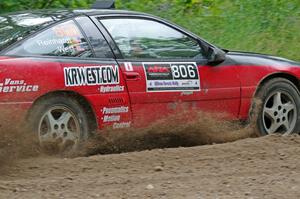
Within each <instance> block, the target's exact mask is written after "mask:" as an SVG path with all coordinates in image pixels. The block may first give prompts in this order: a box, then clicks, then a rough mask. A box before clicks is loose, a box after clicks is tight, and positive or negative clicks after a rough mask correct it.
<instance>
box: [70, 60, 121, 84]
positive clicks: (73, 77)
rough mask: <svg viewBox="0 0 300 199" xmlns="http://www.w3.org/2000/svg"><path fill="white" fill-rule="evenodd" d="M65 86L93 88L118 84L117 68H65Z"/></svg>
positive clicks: (109, 66)
mask: <svg viewBox="0 0 300 199" xmlns="http://www.w3.org/2000/svg"><path fill="white" fill-rule="evenodd" d="M64 76H65V85H66V86H95V85H113V84H119V82H120V75H119V68H118V66H111V65H108V66H86V67H65V68H64Z"/></svg>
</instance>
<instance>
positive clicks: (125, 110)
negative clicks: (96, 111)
mask: <svg viewBox="0 0 300 199" xmlns="http://www.w3.org/2000/svg"><path fill="white" fill-rule="evenodd" d="M128 111H129V107H128V106H120V107H113V108H107V107H104V108H103V109H102V113H103V114H116V113H128Z"/></svg>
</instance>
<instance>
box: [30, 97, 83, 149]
mask: <svg viewBox="0 0 300 199" xmlns="http://www.w3.org/2000/svg"><path fill="white" fill-rule="evenodd" d="M30 120H31V126H32V129H33V131H34V132H35V134H36V135H37V138H38V141H39V143H40V146H41V147H42V148H43V149H46V150H49V149H51V150H52V151H53V150H55V151H57V152H59V153H62V152H67V151H68V152H69V151H72V152H74V151H76V150H77V149H78V147H79V146H80V144H81V143H82V142H83V141H84V140H86V139H87V137H88V132H89V126H88V120H87V116H86V113H85V112H84V110H83V108H82V107H81V105H80V104H79V103H78V102H77V101H76V100H74V99H72V98H68V97H62V96H55V97H51V98H48V99H45V100H43V101H42V102H40V103H39V104H37V105H36V106H35V107H34V109H33V111H32V114H31V118H30Z"/></svg>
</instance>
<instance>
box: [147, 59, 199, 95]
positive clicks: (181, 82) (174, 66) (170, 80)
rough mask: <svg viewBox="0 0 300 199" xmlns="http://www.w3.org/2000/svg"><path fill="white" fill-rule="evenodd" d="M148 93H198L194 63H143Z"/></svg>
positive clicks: (197, 75) (197, 76) (196, 71)
mask: <svg viewBox="0 0 300 199" xmlns="http://www.w3.org/2000/svg"><path fill="white" fill-rule="evenodd" d="M143 66H144V69H145V73H146V81H147V82H146V85H147V91H148V92H159V91H200V78H199V74H198V68H197V65H196V63H143Z"/></svg>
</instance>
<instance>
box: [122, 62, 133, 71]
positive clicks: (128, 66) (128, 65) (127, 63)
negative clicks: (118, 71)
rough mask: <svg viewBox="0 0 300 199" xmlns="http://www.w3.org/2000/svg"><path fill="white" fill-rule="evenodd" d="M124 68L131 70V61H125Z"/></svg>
mask: <svg viewBox="0 0 300 199" xmlns="http://www.w3.org/2000/svg"><path fill="white" fill-rule="evenodd" d="M124 65H125V70H126V71H133V67H132V63H131V62H125V63H124Z"/></svg>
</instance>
